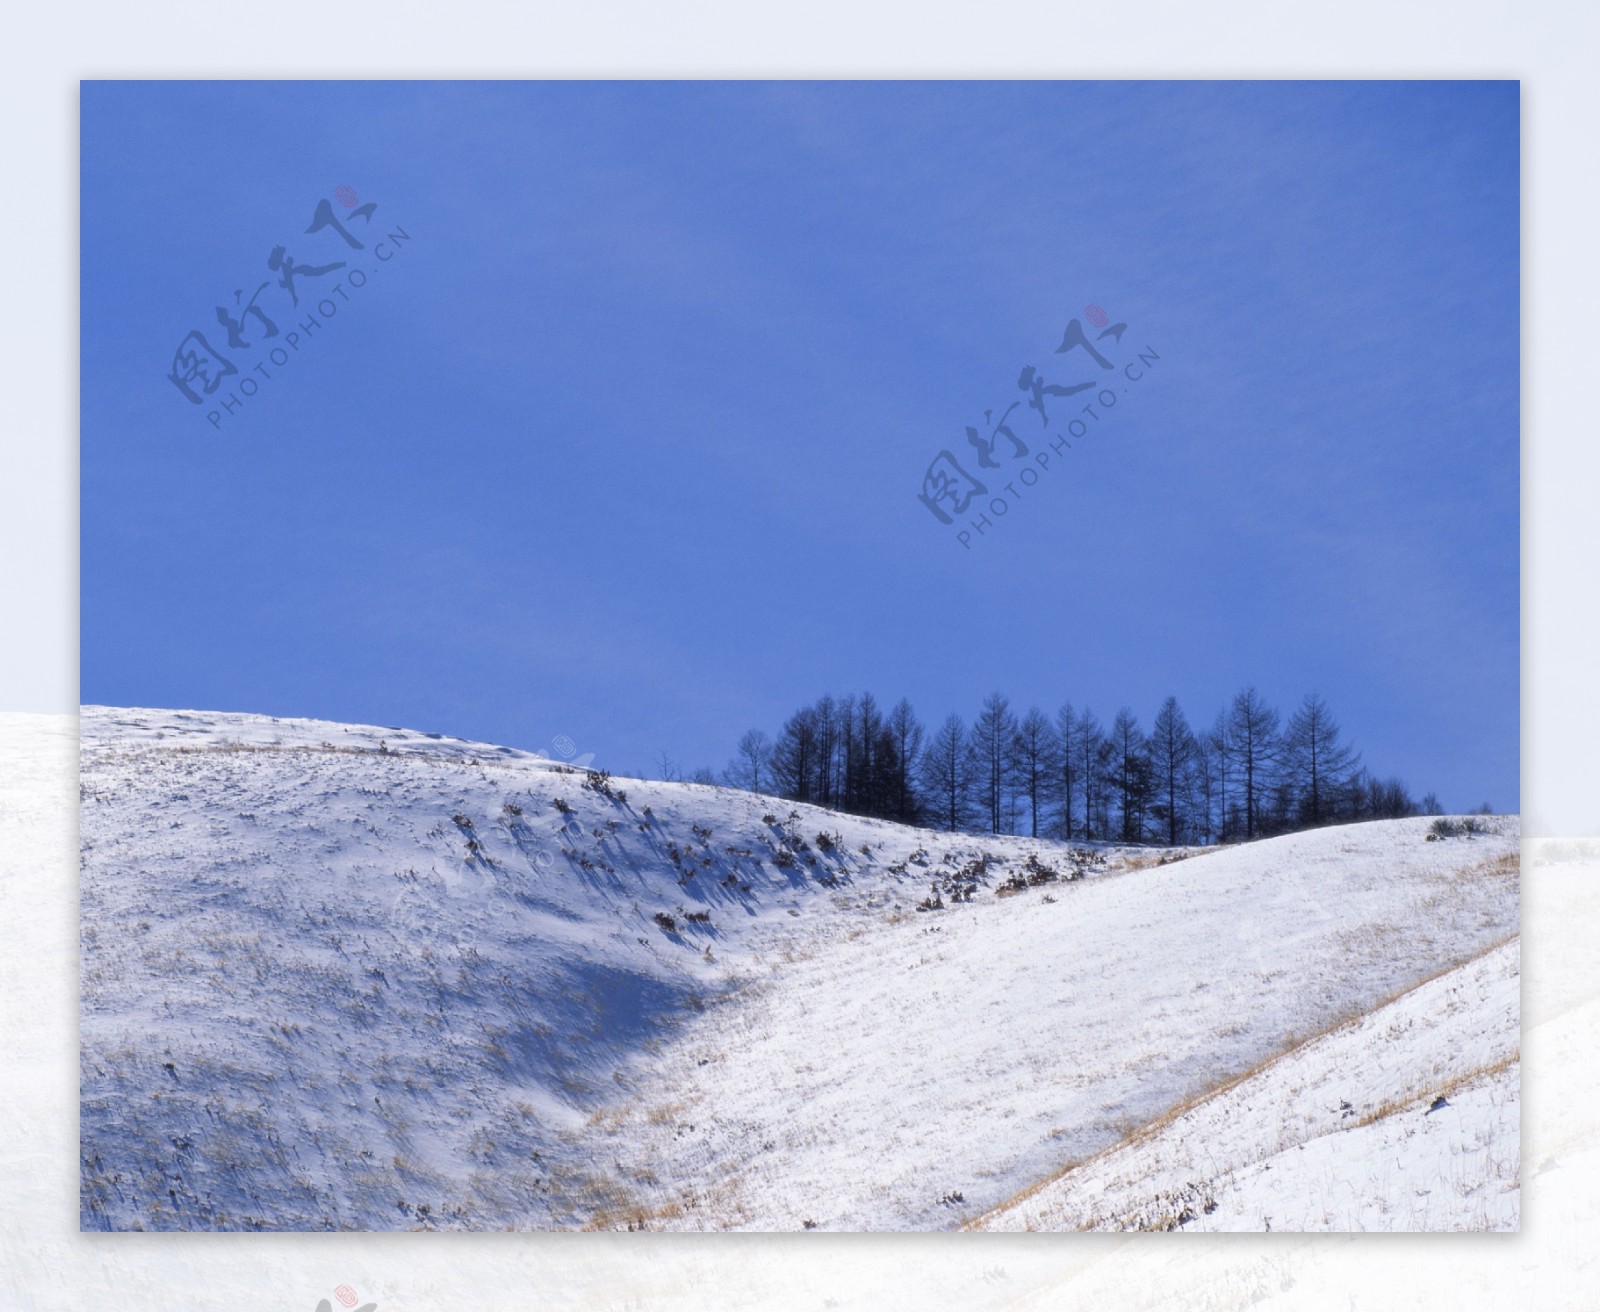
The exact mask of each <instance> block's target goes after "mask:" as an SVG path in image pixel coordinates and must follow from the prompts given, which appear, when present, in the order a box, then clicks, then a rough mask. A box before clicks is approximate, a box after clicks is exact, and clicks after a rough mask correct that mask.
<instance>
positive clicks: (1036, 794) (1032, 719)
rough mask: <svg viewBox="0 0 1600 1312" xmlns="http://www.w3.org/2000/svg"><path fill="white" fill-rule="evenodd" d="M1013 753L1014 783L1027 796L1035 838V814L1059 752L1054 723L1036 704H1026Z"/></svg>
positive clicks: (1042, 803)
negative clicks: (1026, 708)
mask: <svg viewBox="0 0 1600 1312" xmlns="http://www.w3.org/2000/svg"><path fill="white" fill-rule="evenodd" d="M1014 755H1015V758H1016V773H1017V787H1018V790H1019V791H1020V792H1021V793H1022V795H1023V796H1024V797H1026V798H1027V799H1028V824H1029V832H1030V833H1031V834H1032V836H1033V837H1034V838H1037V837H1039V817H1040V815H1041V814H1042V812H1043V810H1044V806H1045V803H1046V802H1047V801H1048V799H1049V795H1050V791H1051V786H1052V784H1053V782H1054V780H1055V775H1056V770H1057V768H1058V765H1057V758H1058V757H1059V755H1060V742H1059V740H1058V739H1057V737H1056V730H1055V726H1054V725H1053V724H1051V723H1050V719H1049V717H1048V716H1046V715H1045V713H1044V712H1043V711H1041V710H1040V709H1039V708H1038V707H1037V706H1034V707H1030V708H1029V709H1028V713H1027V714H1026V715H1024V716H1023V717H1022V721H1021V723H1020V724H1018V725H1017V736H1016V742H1015V748H1014Z"/></svg>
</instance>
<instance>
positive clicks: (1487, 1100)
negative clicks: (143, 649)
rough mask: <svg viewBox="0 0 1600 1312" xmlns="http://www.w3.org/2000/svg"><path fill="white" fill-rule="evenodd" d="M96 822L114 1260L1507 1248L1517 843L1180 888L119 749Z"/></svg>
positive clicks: (1003, 858)
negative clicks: (1352, 1239)
mask: <svg viewBox="0 0 1600 1312" xmlns="http://www.w3.org/2000/svg"><path fill="white" fill-rule="evenodd" d="M558 803H559V804H560V805H558ZM80 806H81V821H80V828H81V844H82V878H81V901H82V936H83V941H82V952H81V963H82V1017H81V1043H82V1054H81V1055H82V1072H81V1109H80V1126H81V1147H82V1153H83V1165H82V1179H81V1185H82V1189H81V1198H80V1218H81V1224H82V1225H83V1226H84V1228H86V1229H134V1228H143V1229H255V1228H267V1229H394V1228H404V1229H414V1228H456V1229H504V1228H516V1229H537V1228H546V1227H561V1228H576V1227H610V1228H623V1227H638V1228H690V1229H720V1228H751V1229H794V1230H799V1229H803V1228H810V1227H816V1228H832V1229H947V1228H956V1227H959V1226H962V1225H964V1224H990V1225H997V1226H999V1225H1008V1226H1023V1227H1027V1226H1036V1227H1037V1226H1043V1227H1050V1228H1054V1227H1058V1226H1060V1227H1076V1226H1083V1225H1113V1226H1115V1225H1121V1226H1133V1227H1150V1226H1154V1227H1160V1226H1164V1225H1168V1224H1178V1223H1179V1222H1181V1223H1182V1224H1183V1225H1184V1227H1185V1228H1191V1227H1193V1228H1198V1227H1199V1226H1202V1225H1205V1226H1212V1227H1233V1228H1244V1229H1258V1228H1263V1227H1264V1226H1265V1225H1266V1224H1267V1221H1268V1218H1270V1219H1271V1225H1272V1228H1274V1229H1295V1228H1312V1229H1317V1228H1362V1227H1370V1226H1381V1227H1385V1228H1410V1229H1421V1228H1514V1226H1515V1224H1516V1207H1517V1183H1518V1177H1519V1167H1518V1154H1517V1134H1516V1096H1517V1065H1516V1042H1517V1040H1516V1027H1517V1010H1516V1005H1515V1000H1516V991H1515V990H1516V980H1515V961H1516V957H1515V948H1514V939H1515V935H1516V932H1517V916H1518V878H1517V870H1518V866H1517V840H1518V826H1517V823H1516V821H1515V820H1514V819H1503V820H1498V821H1496V822H1494V825H1495V828H1496V831H1497V832H1495V833H1493V834H1490V835H1485V836H1482V837H1478V838H1473V839H1453V840H1446V841H1442V842H1426V841H1424V835H1425V832H1426V829H1427V822H1426V821H1397V822H1388V823H1382V824H1370V825H1360V826H1347V827H1342V828H1336V829H1328V830H1321V831H1318V832H1315V833H1308V834H1301V835H1294V836H1290V837H1286V838H1281V839H1275V840H1270V841H1268V842H1263V843H1258V844H1254V845H1250V846H1245V847H1235V848H1229V849H1224V850H1221V851H1216V852H1208V853H1205V854H1203V855H1200V854H1195V855H1189V859H1185V860H1178V861H1173V862H1170V863H1167V864H1157V863H1158V862H1159V861H1160V860H1161V858H1162V855H1163V854H1162V853H1159V852H1158V851H1155V850H1149V849H1126V848H1115V847H1097V848H1096V850H1095V851H1094V852H1092V853H1090V852H1087V851H1085V850H1083V848H1082V846H1081V845H1080V846H1079V847H1078V849H1077V850H1076V852H1074V851H1072V850H1069V849H1068V848H1067V847H1066V846H1064V845H1061V844H1056V843H1048V842H1043V841H1037V842H1036V841H1033V840H1027V839H1021V838H1007V837H1000V838H992V839H988V838H986V839H982V840H976V839H971V838H966V837H960V838H954V839H952V838H951V837H949V836H946V835H940V834H937V833H932V832H929V831H923V830H915V829H909V828H905V827H901V826H896V825H891V824H887V823H883V822H878V821H871V820H861V819H856V818H852V817H846V816H841V815H838V814H836V813H832V812H826V811H822V810H820V809H817V808H812V807H796V806H791V805H790V804H789V803H785V802H780V801H777V800H775V799H772V798H764V797H758V796H753V795H750V794H745V793H740V792H737V791H733V790H729V789H721V788H713V787H702V786H696V785H686V784H667V783H649V782H640V781H633V780H614V781H611V784H610V786H609V789H608V790H607V789H596V788H593V787H590V786H587V784H586V776H585V773H584V772H583V771H581V770H577V771H574V770H572V769H571V767H567V766H563V765H562V764H560V763H558V762H553V761H550V760H548V759H544V758H541V757H537V756H533V755H530V754H527V753H522V752H516V751H512V750H509V749H506V748H494V747H488V746H484V745H482V744H475V743H467V742H462V741H459V740H454V739H449V738H441V737H438V736H434V735H424V734H417V733H411V732H406V731H402V730H398V729H378V728H365V727H357V726H345V725H335V724H327V723H321V722H312V721H289V720H284V721H277V720H272V719H269V718H266V717H259V716H246V715H223V714H212V713H205V714H201V713H191V712H161V711H121V710H108V709H103V708H86V709H85V711H84V713H83V717H82V757H81V780H80ZM561 806H564V807H566V808H568V809H566V810H562V809H560V808H561ZM769 817H770V818H769ZM819 835H827V836H828V837H827V838H819ZM863 848H866V850H865V851H864V850H863ZM1178 855H1184V854H1178ZM1030 857H1033V858H1035V861H1036V863H1037V865H1038V866H1042V867H1044V868H1046V869H1047V870H1054V871H1055V872H1057V873H1058V874H1059V875H1062V876H1065V875H1067V874H1068V873H1073V872H1077V871H1081V872H1082V874H1083V876H1084V877H1083V878H1080V879H1073V880H1070V881H1069V880H1067V879H1065V878H1059V879H1054V880H1051V879H1049V878H1048V877H1047V876H1045V875H1040V874H1039V873H1037V872H1034V873H1033V874H1032V875H1031V877H1032V878H1033V879H1034V880H1038V881H1042V882H1034V883H1028V882H1027V881H1028V879H1029V878H1030V872H1029V869H1028V861H1029V858H1030ZM983 858H987V861H986V862H985V861H984V860H983ZM963 871H965V872H966V876H965V877H963V876H962V873H961V872H963ZM1008 881H1010V882H1011V883H1012V884H1013V885H1016V886H1018V888H1017V891H1015V892H1008V895H1005V896H1000V895H999V891H1000V890H1001V889H1002V888H1003V887H1004V886H1005V885H1006V884H1007V883H1008ZM934 885H937V886H938V891H939V897H938V901H939V902H940V903H941V904H942V905H941V906H939V907H937V908H936V909H930V910H918V909H917V906H918V904H919V903H921V902H923V901H924V900H926V899H928V898H930V896H931V894H932V893H933V887H932V886H934ZM966 889H971V890H973V891H972V894H971V899H970V900H965V899H964V898H963V900H959V901H958V900H956V894H957V893H958V892H962V891H963V890H966ZM691 916H694V917H696V918H695V919H691ZM1508 943H1512V944H1513V946H1512V947H1510V948H1502V949H1501V950H1500V951H1499V952H1498V953H1496V952H1495V951H1494V949H1496V948H1497V947H1499V945H1502V944H1508ZM1507 963H1509V965H1508V964H1507ZM1458 967H1459V968H1461V969H1459V970H1458V969H1456V968H1458ZM1507 971H1510V972H1511V973H1510V974H1507V973H1506V972H1507ZM1445 972H1451V973H1445ZM1485 972H1487V973H1485ZM1496 972H1499V973H1496ZM1434 977H1438V978H1434ZM1430 979H1432V980H1433V983H1432V984H1426V985H1423V987H1422V988H1420V989H1418V988H1417V987H1416V986H1417V985H1418V984H1419V983H1420V982H1421V981H1424V980H1430ZM1508 981H1509V983H1508ZM1414 989H1415V992H1410V991H1411V990H1414ZM1451 989H1456V990H1457V992H1455V993H1452V992H1450V990H1451ZM1441 990H1442V992H1441ZM1474 990H1477V992H1476V995H1474V992H1473V991H1474ZM1402 995H1404V996H1402ZM1380 1008H1381V1009H1383V1010H1382V1011H1380V1010H1379V1009H1380ZM1396 1009H1398V1010H1396ZM1369 1013H1377V1014H1369ZM1362 1018H1366V1019H1365V1020H1363V1019H1362ZM1407 1022H1409V1024H1407ZM1341 1026H1343V1028H1340V1027H1341ZM1319 1036H1321V1037H1319ZM1274 1059H1276V1060H1274ZM1497 1063H1498V1067H1497V1065H1496V1064H1497ZM1480 1076H1481V1078H1479V1077H1480ZM1440 1093H1445V1094H1446V1096H1447V1101H1448V1104H1449V1105H1448V1106H1447V1107H1445V1108H1441V1109H1440V1110H1439V1111H1437V1112H1432V1113H1426V1115H1425V1117H1424V1120H1423V1121H1422V1122H1421V1123H1420V1124H1421V1128H1417V1126H1418V1122H1417V1117H1418V1116H1423V1115H1424V1113H1425V1109H1426V1108H1427V1107H1428V1106H1429V1105H1431V1101H1432V1099H1433V1098H1434V1097H1437V1096H1439V1094H1440ZM1208 1095H1209V1096H1208ZM1419 1099H1420V1100H1422V1105H1421V1107H1418V1106H1417V1105H1416V1104H1417V1102H1418V1100H1419ZM1330 1100H1331V1101H1330ZM1344 1101H1348V1102H1349V1103H1350V1104H1351V1109H1352V1110H1353V1111H1354V1113H1355V1114H1354V1115H1351V1116H1345V1115H1343V1110H1344V1109H1342V1108H1341V1107H1340V1103H1341V1102H1344ZM1208 1117H1209V1118H1210V1119H1209V1120H1208V1119H1207V1118H1208ZM1196 1118H1198V1119H1196ZM1330 1118H1331V1119H1330ZM1118 1145H1124V1146H1123V1147H1122V1148H1120V1149H1119V1148H1118ZM1152 1145H1153V1146H1152ZM1301 1145H1306V1146H1305V1147H1304V1148H1302V1147H1301ZM1141 1149H1142V1150H1143V1152H1144V1154H1145V1155H1144V1156H1143V1157H1140V1156H1138V1155H1137V1154H1138V1153H1139V1152H1140V1151H1141ZM1391 1150H1392V1151H1393V1154H1394V1156H1393V1158H1392V1160H1393V1163H1394V1164H1393V1165H1390V1166H1380V1160H1379V1159H1380V1158H1382V1159H1384V1160H1385V1161H1387V1160H1391V1159H1390V1157H1389V1154H1390V1153H1391ZM1118 1152H1121V1153H1131V1154H1135V1155H1134V1156H1129V1157H1116V1156H1114V1154H1115V1153H1118ZM1286 1155H1292V1157H1293V1160H1294V1161H1295V1163H1296V1165H1295V1166H1294V1167H1293V1168H1292V1169H1291V1168H1289V1167H1288V1166H1287V1163H1286ZM1347 1162H1348V1163H1351V1164H1352V1165H1351V1169H1350V1170H1349V1171H1348V1172H1347V1171H1346V1170H1345V1169H1344V1168H1345V1164H1346V1163H1347ZM1078 1164H1083V1165H1081V1166H1080V1165H1078ZM1075 1166H1077V1169H1076V1170H1074V1169H1073V1168H1074V1167H1075ZM1086 1170H1092V1171H1093V1174H1092V1175H1088V1176H1085V1175H1084V1174H1083V1173H1084V1171H1086ZM1330 1180H1332V1181H1335V1182H1336V1183H1333V1184H1330V1183H1329V1181H1330ZM1091 1182H1094V1184H1095V1187H1094V1188H1092V1189H1091V1188H1089V1184H1090V1183H1091ZM1191 1194H1192V1198H1191ZM1091 1195H1093V1196H1091ZM1173 1200H1176V1206H1169V1205H1168V1204H1169V1202H1172V1201H1173ZM1208 1206H1210V1207H1211V1210H1209V1211H1208V1210H1206V1209H1207V1207H1208ZM1185 1210H1187V1211H1188V1212H1189V1213H1190V1214H1191V1215H1190V1216H1189V1217H1187V1218H1185V1217H1184V1216H1183V1213H1184V1211H1185Z"/></svg>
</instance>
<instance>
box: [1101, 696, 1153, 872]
mask: <svg viewBox="0 0 1600 1312" xmlns="http://www.w3.org/2000/svg"><path fill="white" fill-rule="evenodd" d="M1110 737H1111V754H1112V764H1111V768H1112V782H1113V785H1114V786H1115V788H1116V790H1117V798H1118V810H1119V812H1120V814H1121V820H1122V841H1123V842H1124V843H1137V842H1141V841H1142V840H1143V839H1144V812H1145V807H1146V806H1147V805H1148V804H1149V800H1150V757H1149V754H1148V752H1147V750H1146V746H1145V738H1144V732H1143V731H1142V730H1141V729H1140V728H1139V721H1138V720H1137V719H1136V718H1135V717H1134V714H1133V712H1132V711H1130V710H1129V709H1128V708H1127V707H1123V708H1122V709H1121V710H1120V711H1118V712H1117V718H1116V719H1114V720H1113V721H1112V722H1111V735H1110Z"/></svg>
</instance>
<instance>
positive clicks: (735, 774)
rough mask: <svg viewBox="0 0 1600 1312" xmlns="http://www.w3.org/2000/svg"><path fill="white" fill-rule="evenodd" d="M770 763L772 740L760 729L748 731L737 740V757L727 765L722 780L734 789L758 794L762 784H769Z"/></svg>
mask: <svg viewBox="0 0 1600 1312" xmlns="http://www.w3.org/2000/svg"><path fill="white" fill-rule="evenodd" d="M771 762H772V740H771V739H770V738H768V737H767V735H766V734H765V733H763V732H762V731H761V730H760V729H750V730H748V731H747V732H746V733H745V735H744V737H743V738H741V739H739V747H738V755H736V756H735V757H734V758H733V760H732V761H730V762H729V763H728V768H727V769H726V770H724V771H723V779H724V781H725V782H727V783H730V784H732V785H733V786H734V787H735V788H743V789H744V790H745V791H746V792H751V793H759V792H760V791H761V788H762V785H763V784H767V785H770V784H771V773H770V770H769V766H770V764H771Z"/></svg>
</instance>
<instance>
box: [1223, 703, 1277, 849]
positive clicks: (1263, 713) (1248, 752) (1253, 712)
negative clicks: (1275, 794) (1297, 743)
mask: <svg viewBox="0 0 1600 1312" xmlns="http://www.w3.org/2000/svg"><path fill="white" fill-rule="evenodd" d="M1228 737H1229V739H1230V740H1231V744H1232V747H1233V752H1234V756H1235V758H1236V760H1237V763H1238V769H1239V773H1240V775H1241V776H1242V778H1241V783H1242V784H1243V786H1244V835H1245V837H1246V838H1254V837H1255V836H1256V833H1257V832H1258V830H1259V829H1260V828H1261V819H1262V800H1263V799H1264V798H1266V797H1267V796H1268V795H1269V794H1270V791H1271V787H1272V783H1273V780H1272V776H1271V771H1272V767H1273V765H1274V763H1275V762H1276V761H1277V759H1278V754H1279V748H1280V744H1279V741H1278V713H1277V711H1275V710H1273V709H1272V707H1270V706H1268V705H1267V703H1266V701H1265V700H1263V698H1262V696H1261V694H1260V693H1258V692H1257V691H1256V690H1255V689H1254V688H1253V687H1251V688H1246V689H1245V690H1244V691H1243V692H1241V693H1239V694H1238V695H1237V696H1235V697H1234V699H1233V705H1232V706H1230V707H1229V708H1228Z"/></svg>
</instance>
